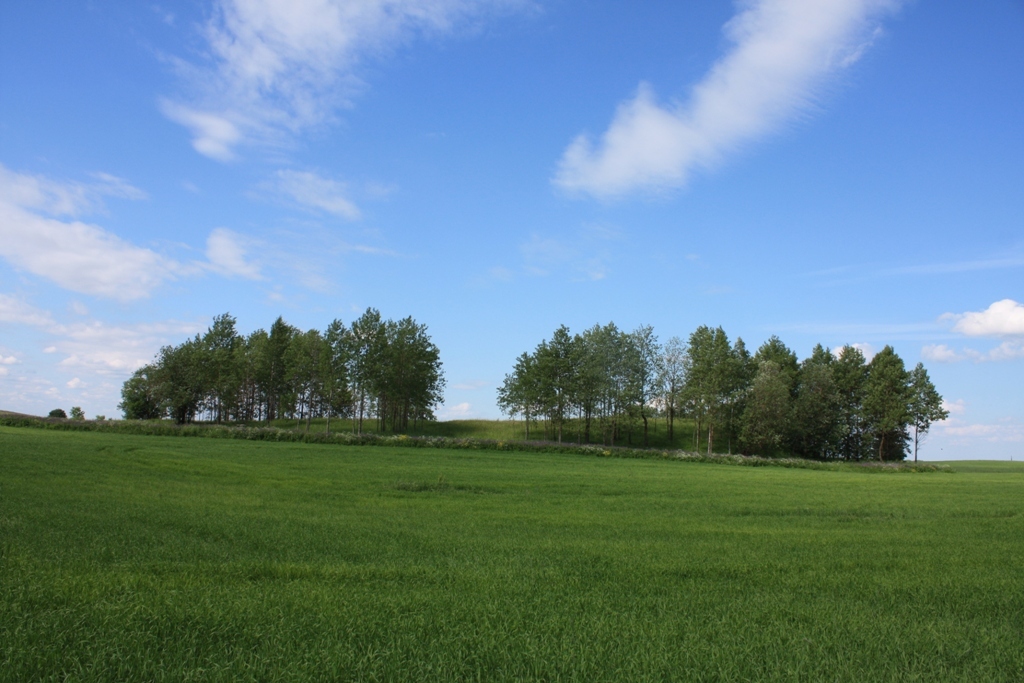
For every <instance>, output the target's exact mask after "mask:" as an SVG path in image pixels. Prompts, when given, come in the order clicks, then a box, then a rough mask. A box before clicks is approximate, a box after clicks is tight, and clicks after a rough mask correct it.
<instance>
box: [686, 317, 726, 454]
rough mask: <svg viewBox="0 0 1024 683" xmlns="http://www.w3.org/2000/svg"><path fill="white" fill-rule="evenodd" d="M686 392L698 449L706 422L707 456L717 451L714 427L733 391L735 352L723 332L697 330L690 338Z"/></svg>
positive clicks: (706, 329)
mask: <svg viewBox="0 0 1024 683" xmlns="http://www.w3.org/2000/svg"><path fill="white" fill-rule="evenodd" d="M688 346H689V349H690V353H689V357H688V361H689V363H688V365H687V373H686V388H685V392H686V394H687V395H688V397H689V398H690V401H691V405H692V406H693V407H694V410H695V416H694V417H695V419H696V422H697V435H696V436H697V449H698V450H699V449H700V426H701V421H702V420H706V421H707V430H708V453H709V454H710V453H711V452H712V451H713V449H714V438H715V423H716V422H717V421H719V418H720V417H721V409H722V406H723V405H725V403H726V401H727V399H728V396H729V392H730V389H731V382H730V375H731V374H732V370H733V366H732V362H731V361H732V348H731V347H730V345H729V337H728V336H727V335H726V334H725V331H724V330H723V329H722V328H721V327H718V328H715V329H711V328H710V327H707V326H705V325H702V326H700V327H698V328H697V329H696V330H695V331H694V332H693V334H691V335H690V341H689V344H688Z"/></svg>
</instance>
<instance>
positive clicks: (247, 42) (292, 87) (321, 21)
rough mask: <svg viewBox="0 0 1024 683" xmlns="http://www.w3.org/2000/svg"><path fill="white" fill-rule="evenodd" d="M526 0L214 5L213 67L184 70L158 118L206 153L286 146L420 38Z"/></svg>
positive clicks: (263, 0) (208, 35) (273, 0)
mask: <svg viewBox="0 0 1024 683" xmlns="http://www.w3.org/2000/svg"><path fill="white" fill-rule="evenodd" d="M525 4H527V3H526V2H525V1H524V0H260V1H258V2H257V1H254V0H218V1H217V2H216V4H215V11H214V12H213V14H212V17H211V19H210V21H209V22H208V23H207V24H206V25H205V26H204V27H203V37H204V39H205V42H206V44H207V46H208V54H209V60H208V61H207V62H205V63H203V64H193V63H188V62H185V61H178V62H177V67H178V71H179V73H180V76H181V78H182V82H183V85H184V88H185V91H186V92H185V94H184V95H183V96H181V97H177V98H165V99H163V100H161V104H160V106H161V109H162V110H163V112H164V114H165V115H166V116H167V117H168V118H170V119H171V120H172V121H175V122H177V123H180V124H181V125H183V126H185V127H186V128H188V129H189V131H190V132H191V134H192V145H193V147H194V148H195V149H196V151H197V152H199V153H200V154H204V155H206V156H208V157H211V158H213V159H217V160H220V161H228V160H231V159H232V158H234V156H235V149H236V147H237V146H238V145H239V144H242V143H244V142H264V143H266V142H272V143H273V142H280V141H281V140H283V139H288V138H290V137H291V136H294V135H296V134H298V133H301V132H302V131H304V130H306V129H308V128H310V127H315V126H319V125H322V124H324V123H327V122H330V121H331V120H332V118H333V117H334V115H335V111H336V110H337V109H338V108H339V107H343V106H346V105H348V104H349V103H350V102H351V99H352V97H353V96H354V95H355V94H356V93H357V92H358V91H359V90H360V88H361V87H363V84H362V81H361V80H360V78H359V76H358V75H357V70H358V67H359V66H360V65H361V64H362V63H363V62H365V61H366V60H368V59H372V58H374V57H380V56H382V55H385V54H387V53H388V52H390V51H392V50H394V49H395V48H397V47H399V46H401V45H402V44H404V43H406V42H408V41H410V40H411V39H413V38H415V37H418V36H425V37H430V36H441V35H445V34H448V33H451V32H453V31H455V30H457V29H459V28H460V27H464V26H467V25H471V24H472V22H473V21H476V20H480V19H482V18H486V17H487V16H489V15H491V14H493V13H495V12H497V11H504V10H508V9H510V8H515V7H519V6H522V5H525Z"/></svg>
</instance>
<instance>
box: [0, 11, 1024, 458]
mask: <svg viewBox="0 0 1024 683" xmlns="http://www.w3.org/2000/svg"><path fill="white" fill-rule="evenodd" d="M1021 65H1024V5H1022V4H1021V3H1020V2H1017V1H1013V0H980V1H979V2H972V3H964V2H959V1H954V0H937V1H934V2H922V1H920V0H918V1H916V2H913V1H911V2H899V1H897V0H751V1H749V2H741V3H736V4H732V3H725V2H710V1H707V2H705V1H699V2H686V3H680V2H656V1H651V2H644V3H622V2H603V1H600V0H598V1H594V2H586V3H582V2H569V1H568V0H476V1H475V2H470V1H467V0H387V1H384V0H376V1H371V0H302V1H299V0H288V1H285V0H261V1H258V2H257V1H256V0H205V1H202V2H200V1H194V2H177V3H173V4H172V3H119V2H100V1H94V2H88V3H65V2H56V1H48V0H40V1H39V2H32V3H3V4H2V5H0V407H3V408H5V409H8V410H18V411H24V412H31V413H45V412H48V411H49V410H50V409H52V408H54V407H58V406H59V407H63V408H64V409H65V410H67V409H68V408H70V407H71V406H72V405H80V406H82V407H83V408H84V409H85V411H86V413H87V415H89V416H92V415H96V414H106V415H107V416H112V415H117V414H118V411H117V409H116V405H117V403H118V401H119V392H120V386H121V383H122V382H123V381H124V379H125V378H126V377H127V376H128V375H129V374H130V373H131V371H132V370H133V369H135V368H136V367H138V366H139V365H140V364H142V363H144V362H147V361H149V360H150V359H152V357H153V355H154V353H155V352H156V351H157V349H158V348H159V347H160V346H161V345H164V344H169V343H180V342H181V341H182V340H184V339H185V338H186V337H187V336H189V335H192V334H194V333H196V332H198V331H201V330H203V329H205V328H206V326H207V325H208V324H209V322H210V320H211V319H212V317H213V316H214V315H217V314H219V313H223V312H226V311H227V312H230V313H232V314H233V315H235V316H236V317H237V318H238V325H239V328H240V330H241V331H242V332H244V333H248V332H250V331H251V330H253V329H255V328H258V327H267V326H269V324H270V323H271V322H272V321H273V320H274V318H276V317H277V316H278V315H283V316H284V317H285V319H286V320H287V321H289V322H290V323H292V324H294V325H296V326H299V327H303V328H310V327H317V328H320V329H323V328H324V327H326V325H327V324H328V323H329V322H330V321H331V320H332V319H334V318H335V317H340V318H341V319H342V320H344V321H345V322H348V321H351V320H352V319H353V318H354V317H355V316H357V315H358V314H359V313H360V312H361V311H363V310H364V309H365V308H366V307H367V306H373V307H376V308H378V309H380V310H381V312H382V314H383V315H385V316H386V317H392V318H399V317H404V316H406V315H412V316H413V317H414V318H416V319H417V321H419V322H422V323H425V324H427V325H428V327H429V330H430V333H431V335H432V337H433V339H434V341H435V342H436V343H437V344H438V346H439V347H440V349H441V352H442V359H443V361H444V365H445V371H446V376H447V378H448V390H447V394H446V402H445V406H444V407H443V408H442V409H441V410H440V411H439V415H440V416H441V417H442V418H456V417H496V416H497V415H498V412H497V409H496V408H495V406H494V396H495V389H496V388H497V386H498V385H499V384H500V383H501V380H502V378H503V376H504V374H505V373H506V372H507V371H508V370H509V368H510V367H511V365H512V362H513V360H514V358H515V357H516V356H517V355H518V354H519V353H521V352H523V351H526V350H531V349H532V348H533V347H534V346H535V345H536V344H537V343H538V342H539V341H540V340H541V339H543V338H546V337H548V336H550V334H551V332H552V331H553V330H554V329H555V328H556V327H557V326H558V325H560V324H563V323H564V324H566V325H568V326H569V327H570V329H572V330H573V331H579V330H582V329H583V328H585V327H589V326H591V325H593V324H595V323H606V322H608V321H614V322H615V323H616V324H618V325H619V326H620V327H621V328H624V329H633V328H635V327H636V326H638V325H641V324H651V325H653V326H654V328H655V331H656V332H657V334H658V335H659V337H660V338H661V339H662V340H667V339H668V338H669V337H671V336H680V337H683V338H685V337H686V336H687V335H689V333H690V332H692V331H693V329H695V328H696V327H697V326H698V325H702V324H707V325H713V326H717V325H721V326H723V327H724V329H725V330H726V332H727V333H728V334H729V336H730V338H735V337H736V336H741V337H743V339H744V340H745V341H746V342H747V344H748V346H751V347H754V348H756V346H758V345H759V344H760V343H761V342H763V341H764V340H765V339H766V338H767V337H769V336H770V335H772V334H777V335H779V336H780V337H781V338H782V339H783V341H785V342H786V343H787V344H789V345H790V346H791V347H792V348H794V350H796V352H797V353H798V355H800V356H801V357H803V356H806V355H808V354H809V353H810V350H811V348H812V347H813V345H814V344H815V343H818V342H821V343H823V344H825V345H828V346H830V347H833V348H834V347H839V346H842V345H844V344H858V345H861V346H862V347H863V348H865V349H866V350H868V351H869V352H870V351H871V350H878V349H880V348H882V346H884V345H886V344H891V345H893V346H894V347H895V348H896V350H897V352H898V353H899V354H900V355H901V356H902V357H903V358H904V359H905V360H906V362H907V364H908V365H909V366H912V365H913V364H915V363H917V362H918V361H923V362H924V363H925V365H926V367H927V368H928V369H929V372H930V373H931V375H932V378H933V381H934V382H935V384H936V386H937V388H938V389H939V391H940V392H941V393H942V394H943V396H944V397H945V398H946V400H947V402H948V404H949V407H950V409H951V412H952V415H951V418H950V420H948V421H947V422H946V423H944V424H941V425H938V426H935V427H934V428H933V430H932V433H931V434H929V436H928V439H927V441H926V443H925V445H924V446H923V448H922V456H923V457H926V458H931V459H939V458H979V457H985V458H1008V457H1010V456H1011V455H1013V456H1015V458H1016V457H1020V458H1022V459H1024V391H1022V389H1021V387H1022V386H1024V304H1022V303H1021V302H1024V191H1022V188H1024V69H1022V68H1021Z"/></svg>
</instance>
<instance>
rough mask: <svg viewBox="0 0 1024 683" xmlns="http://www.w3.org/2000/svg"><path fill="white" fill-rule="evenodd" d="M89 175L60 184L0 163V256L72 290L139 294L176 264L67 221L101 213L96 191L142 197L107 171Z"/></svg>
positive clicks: (172, 270) (172, 273)
mask: <svg viewBox="0 0 1024 683" xmlns="http://www.w3.org/2000/svg"><path fill="white" fill-rule="evenodd" d="M94 177H95V182H94V183H78V182H64V183H62V182H58V181H54V180H50V179H48V178H43V177H40V176H34V175H29V174H23V173H15V172H13V171H10V170H8V169H7V168H5V167H4V166H2V165H0V256H3V257H4V258H5V259H7V261H8V262H9V263H11V265H13V266H14V267H16V268H20V269H22V270H26V271H28V272H30V273H32V274H34V275H39V276H41V277H45V278H47V279H48V280H51V281H53V282H55V283H56V284H58V285H60V286H61V287H63V288H65V289H68V290H71V291H74V292H81V293H83V294H94V295H97V296H104V297H110V298H114V299H120V300H123V301H127V300H132V299H139V298H142V297H145V296H147V295H148V294H149V293H150V292H151V291H152V290H153V289H154V288H156V287H157V286H158V285H160V284H161V283H162V282H163V281H165V280H167V279H170V278H173V277H174V276H175V273H176V271H178V270H179V266H178V264H176V263H175V262H174V261H171V260H169V259H166V258H164V257H163V256H161V255H159V254H157V253H156V252H154V251H151V250H149V249H145V248H142V247H137V246H135V245H133V244H130V243H129V242H126V241H125V240H122V239H121V238H120V237H118V236H116V235H114V234H113V233H111V232H108V231H106V230H104V229H103V228H101V227H99V226H97V225H91V224H88V223H83V222H81V221H78V220H73V219H74V218H75V217H77V216H80V215H82V214H87V213H96V212H100V211H103V210H104V206H103V197H104V196H111V197H122V198H126V199H141V198H144V197H145V194H144V193H143V192H142V191H141V190H139V189H137V188H135V187H133V186H131V185H130V184H128V183H127V182H125V181H123V180H121V179H120V178H116V177H115V176H111V175H107V174H96V175H95V176H94ZM68 219H72V220H68Z"/></svg>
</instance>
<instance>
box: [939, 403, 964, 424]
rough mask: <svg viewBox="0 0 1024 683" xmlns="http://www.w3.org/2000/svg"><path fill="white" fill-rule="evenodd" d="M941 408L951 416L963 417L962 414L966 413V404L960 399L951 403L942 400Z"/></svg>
mask: <svg viewBox="0 0 1024 683" xmlns="http://www.w3.org/2000/svg"><path fill="white" fill-rule="evenodd" d="M942 408H943V410H945V411H946V412H948V413H949V414H950V415H951V416H955V415H963V414H964V413H966V412H967V402H966V401H964V400H963V399H962V398H958V399H957V400H955V401H953V402H949V401H947V400H946V399H942ZM947 419H948V418H947ZM944 421H945V420H944Z"/></svg>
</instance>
